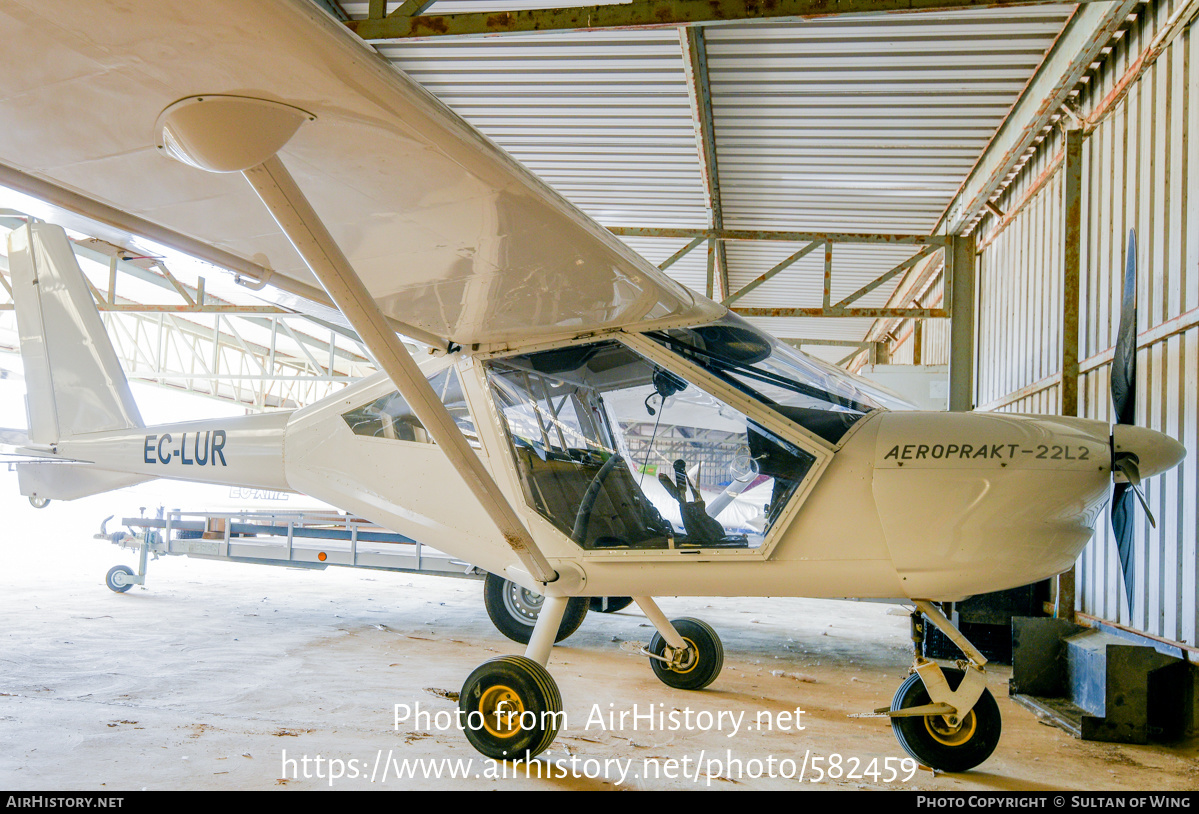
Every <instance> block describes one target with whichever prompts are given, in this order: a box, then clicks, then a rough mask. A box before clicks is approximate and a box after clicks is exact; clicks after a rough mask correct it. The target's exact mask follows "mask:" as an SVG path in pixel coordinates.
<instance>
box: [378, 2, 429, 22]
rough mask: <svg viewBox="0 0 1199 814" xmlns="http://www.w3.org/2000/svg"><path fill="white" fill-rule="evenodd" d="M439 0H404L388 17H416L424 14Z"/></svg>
mask: <svg viewBox="0 0 1199 814" xmlns="http://www.w3.org/2000/svg"><path fill="white" fill-rule="evenodd" d="M436 2H437V0H404V2H403V3H400V5H399V6H398V7H397V8H396V10H395V11H393V12H392V13H391V14H388V15H387V16H388V17H399V18H403V17H415V16H417V15H418V14H424V13H425V12H426V11H428V10H429V6H431V5H433V4H434V3H436Z"/></svg>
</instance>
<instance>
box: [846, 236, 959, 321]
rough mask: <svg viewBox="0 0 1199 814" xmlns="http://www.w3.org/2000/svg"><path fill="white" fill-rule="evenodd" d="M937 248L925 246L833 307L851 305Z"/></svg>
mask: <svg viewBox="0 0 1199 814" xmlns="http://www.w3.org/2000/svg"><path fill="white" fill-rule="evenodd" d="M937 249H938V247H937V246H925V247H924V248H923V249H921V250H920V251H918V252H916V253H915V254H914V255H912V256H911V257H909V258H908V259H907V260H904V261H903V262H902V263H900V264H899V265H897V266H896V267H895V268H893V269H891V270H890V271H888V272H884V273H883V274H880V275H879V276H878V277H876V278H875V279H874V280H871V281H870V282H869V283H866V285H864V286H862V287H861V288H859V289H858V290H857V291H855V292H853V293H852V294H850V295H849V296H848V297H846V298H845V299H843V300H841V302H839V303H837V304H836V305H834V306H833V307H834V308H844V307H845V306H847V305H849V304H850V303H851V302H854V301H855V300H858V299H861V298H862V297H864V296H866V295H867V294H869V293H870V292H871V291H873V290H874V289H876V288H878V287H879V286H880V285H882V284H883V283H885V282H887V281H888V280H890V279H891V278H893V277H895V275H897V274H900V273H901V272H904V271H906V270H908V269H910V268H911V267H912V266H914V265H916V264H917V263H919V262H920V261H921V260H923V259H924V258H926V257H928V256H929V255H930V254H932V253H933V252H935V251H937Z"/></svg>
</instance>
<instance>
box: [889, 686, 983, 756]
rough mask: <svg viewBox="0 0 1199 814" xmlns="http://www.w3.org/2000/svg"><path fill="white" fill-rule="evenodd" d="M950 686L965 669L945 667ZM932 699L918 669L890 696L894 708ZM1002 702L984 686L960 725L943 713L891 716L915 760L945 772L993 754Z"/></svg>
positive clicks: (922, 703) (894, 725)
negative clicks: (903, 716) (904, 716)
mask: <svg viewBox="0 0 1199 814" xmlns="http://www.w3.org/2000/svg"><path fill="white" fill-rule="evenodd" d="M942 670H943V672H944V673H945V680H946V681H947V682H948V683H949V689H951V690H956V689H957V687H958V684H960V683H961V681H962V678H963V677H964V676H965V673H964V672H962V671H961V670H958V669H955V668H952V667H946V668H942ZM929 703H932V702H931V701H930V700H929V697H928V690H927V689H925V687H924V682H923V681H921V680H920V675H919V674H918V673H912V674H911V675H910V676H908V678H907V680H906V681H904V682H903V683H902V684H900V685H899V689H898V690H896V691H895V697H894V698H893V699H892V700H891V709H893V710H897V709H907V708H909V707H919V706H923V705H924V704H929ZM1002 728H1003V727H1002V722H1001V721H1000V718H999V705H998V704H996V703H995V698H994V697H993V696H992V695H991V691H990V690H983V694H982V696H981V697H980V698H979V699H978V703H976V704H975V705H974V708H973V709H971V710H970V711H969V712H968V713H966V717H965V718H963V719H962V721H961V723H960V724H958V725H957V726H950V725H949V723H948V722H947V721H946V720H945V717H944V716H942V715H924V716H918V717H913V718H892V719H891V729H892V730H893V731H894V732H895V737H896V739H898V740H899V745H900V746H902V747H903V748H904V750H905V751H907V753H908V754H909V755H911V756H912V757H914V758H916V760H918V761H920V762H921V763H923V764H925V765H926V766H931V767H932V768H934V769H940V770H941V771H944V772H965V771H969V770H970V769H973V768H974V767H975V766H977V765H979V764H980V763H982V762H983V761H984V760H986V759H987V758H989V757H990V756H991V753H992V752H994V751H995V747H996V745H998V743H999V733H1000V731H1001V730H1002Z"/></svg>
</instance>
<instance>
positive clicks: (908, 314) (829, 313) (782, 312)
mask: <svg viewBox="0 0 1199 814" xmlns="http://www.w3.org/2000/svg"><path fill="white" fill-rule="evenodd" d="M730 310H731V311H732V312H733V313H734V314H740V315H741V316H743V317H837V318H843V317H851V318H854V319H945V318H946V317H948V316H949V311H948V310H946V309H944V308H829V309H825V308H732V309H730Z"/></svg>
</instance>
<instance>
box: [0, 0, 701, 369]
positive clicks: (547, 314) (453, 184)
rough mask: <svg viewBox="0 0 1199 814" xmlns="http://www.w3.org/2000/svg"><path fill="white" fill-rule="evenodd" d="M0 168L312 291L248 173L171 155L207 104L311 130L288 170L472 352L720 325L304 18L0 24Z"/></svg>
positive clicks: (249, 6) (159, 7)
mask: <svg viewBox="0 0 1199 814" xmlns="http://www.w3.org/2000/svg"><path fill="white" fill-rule="evenodd" d="M0 38H2V40H0V41H3V42H4V43H5V53H4V57H3V63H4V70H2V71H0V121H3V122H4V127H2V128H0V163H3V164H5V165H8V166H9V167H10V168H13V169H15V170H18V171H21V172H24V173H27V174H29V175H31V176H33V177H35V178H38V179H41V180H44V181H48V182H50V183H52V184H55V185H57V186H60V187H64V188H66V189H68V190H70V191H74V192H77V193H80V194H82V195H83V196H85V197H87V198H90V199H93V200H95V201H99V202H100V203H102V204H105V205H108V206H111V207H114V208H116V209H118V210H120V211H121V212H125V213H129V214H131V215H133V216H136V217H138V218H141V219H143V220H146V221H150V222H151V223H154V224H158V225H160V226H162V227H165V228H167V229H170V230H173V231H175V232H177V233H180V234H182V235H185V236H187V237H189V238H193V239H195V240H198V241H200V242H201V243H204V244H207V245H209V246H212V247H215V248H216V249H218V250H221V251H225V252H228V253H232V254H233V255H237V256H239V257H241V258H244V259H247V260H252V261H254V262H256V263H258V264H259V265H262V266H265V267H267V268H269V269H271V270H272V271H273V272H274V273H275V274H278V275H283V276H284V277H287V278H290V279H291V280H292V281H295V282H299V283H301V284H307V285H315V281H314V279H313V278H312V276H311V274H310V273H309V272H308V270H307V268H306V267H305V266H304V263H303V261H302V260H301V259H300V257H299V255H298V254H297V253H296V252H295V250H294V249H293V248H292V246H291V244H290V243H289V242H288V239H287V237H286V236H285V235H284V234H283V232H282V231H281V230H280V229H279V227H278V226H277V225H276V224H275V222H274V220H273V219H272V218H271V216H270V214H269V213H268V212H267V210H266V208H265V207H264V206H263V205H262V203H261V202H260V201H259V200H258V199H257V197H256V196H255V194H254V192H253V191H252V190H251V188H250V187H249V185H248V184H247V183H246V181H245V180H244V179H243V178H241V177H240V175H239V174H237V173H232V174H212V173H204V172H200V171H197V170H195V169H193V168H191V167H187V166H185V165H183V164H180V163H179V162H177V161H174V160H171V159H170V158H168V157H166V156H165V155H162V154H161V153H160V151H159V150H158V149H157V148H156V138H157V134H156V132H155V127H154V125H155V120H156V119H157V118H158V115H159V114H160V113H161V112H162V110H163V109H164V108H166V107H167V106H169V105H170V104H172V103H173V102H175V101H177V100H179V99H182V98H185V97H190V96H195V95H202V94H206V93H207V94H218V93H219V94H232V95H243V96H253V97H258V98H264V99H269V100H273V101H277V102H282V103H285V104H289V105H292V106H295V107H298V108H302V109H303V110H306V111H308V112H309V113H311V114H313V115H315V117H316V120H315V121H313V122H310V123H307V124H305V125H304V126H303V127H302V128H300V130H299V132H298V133H297V134H296V136H295V137H294V138H293V139H292V140H291V142H289V143H288V145H287V146H286V147H285V148H284V149H283V150H282V151H281V153H280V157H281V158H282V160H283V162H284V164H285V165H286V166H287V167H288V169H289V170H290V171H291V173H292V175H293V176H295V178H296V180H297V182H298V183H299V185H300V187H301V189H302V190H303V191H304V193H305V195H306V196H307V197H308V199H309V200H310V201H311V202H312V204H313V207H314V208H315V210H316V211H317V214H318V215H319V216H320V217H321V219H322V220H323V221H324V222H325V225H326V226H327V227H328V228H329V231H330V232H331V233H332V235H333V237H334V238H335V239H336V240H337V242H338V244H339V245H340V247H341V249H342V251H343V252H344V253H345V254H346V256H347V257H348V258H349V260H350V262H351V264H352V265H353V266H354V268H355V270H356V271H357V272H358V274H359V276H360V277H361V278H362V280H363V281H364V283H365V284H366V286H367V288H368V290H369V291H370V293H371V294H372V295H373V296H374V298H375V299H376V301H377V302H378V303H379V304H380V306H381V307H382V309H383V311H384V313H385V314H386V315H387V316H390V317H392V318H394V319H396V320H399V321H401V322H403V323H407V324H409V325H412V326H415V327H417V328H420V329H422V330H423V331H426V332H428V333H429V334H432V335H434V336H436V337H440V338H442V339H445V340H449V341H453V342H456V343H458V344H462V345H471V344H475V343H479V344H492V343H507V342H514V341H519V340H522V339H528V338H534V337H545V338H550V337H557V336H563V335H572V334H576V333H582V332H587V331H592V330H597V329H603V328H610V327H618V326H625V325H632V324H642V323H646V322H653V321H658V320H670V321H676V320H678V321H683V320H702V319H709V318H715V317H717V316H719V315H720V314H721V313H723V311H724V309H723V308H722V307H721V306H719V305H718V304H716V303H714V302H712V301H710V300H708V299H706V298H704V297H702V296H700V295H698V294H695V293H693V292H691V291H689V290H688V289H686V288H685V287H683V286H681V285H679V284H678V283H676V282H674V281H673V280H671V279H670V278H668V277H667V276H666V275H665V274H664V273H662V272H661V271H659V270H658V269H657V268H655V267H654V266H652V265H651V264H650V263H648V262H647V261H646V260H644V259H643V258H642V257H640V256H639V255H638V254H636V253H635V252H633V251H632V250H631V249H629V248H628V247H627V246H625V245H624V244H623V243H621V242H620V241H619V240H618V239H617V238H615V237H614V236H612V235H611V234H610V233H609V232H608V231H607V230H606V229H604V228H603V227H601V226H599V225H598V224H596V223H595V222H594V221H592V220H591V219H590V218H588V217H587V216H586V215H584V214H583V213H582V212H580V211H579V210H578V209H576V208H575V207H574V206H572V205H571V204H570V203H568V202H567V201H566V200H565V199H563V198H562V197H561V196H560V195H558V194H557V193H555V192H554V191H553V190H552V189H550V188H549V187H548V186H547V185H545V184H544V183H543V182H541V181H540V180H539V179H538V178H537V177H536V176H534V175H533V174H532V173H531V172H529V171H528V170H526V169H525V168H524V167H522V166H521V165H520V164H518V163H517V162H516V161H514V160H513V159H512V158H510V157H509V156H508V155H507V154H506V153H504V152H503V151H502V150H501V149H500V148H498V147H497V146H496V145H494V144H493V143H491V142H490V141H489V140H487V139H486V138H485V137H484V136H483V135H481V134H480V133H479V132H478V131H476V130H475V129H474V128H472V127H471V126H470V125H468V124H467V123H466V122H464V121H463V120H462V119H460V118H459V117H458V116H457V115H456V114H455V113H453V112H452V111H450V110H449V109H448V108H447V107H446V106H445V105H443V104H442V103H441V102H439V101H438V100H437V99H436V98H434V97H433V96H432V95H431V94H430V93H428V92H427V91H425V90H424V89H423V88H421V87H420V86H419V85H417V84H416V83H415V82H413V81H412V80H410V79H408V78H407V77H405V76H403V75H402V74H400V73H398V72H397V71H396V70H395V69H394V68H392V67H391V66H390V65H388V64H387V63H386V62H385V61H384V60H383V59H382V58H381V57H379V56H378V55H376V54H375V53H374V51H373V50H372V49H371V48H370V47H369V46H367V45H366V44H364V43H363V42H361V41H360V40H358V39H357V38H356V37H355V36H354V35H353V34H351V33H350V32H349V31H347V30H345V28H344V27H343V26H342V25H341V24H339V23H337V22H335V21H334V20H332V19H331V18H329V17H328V16H327V15H325V13H324V12H323V11H321V10H320V9H319V8H317V7H316V5H315V4H313V3H311V2H309V0H256V1H255V2H253V3H245V2H239V1H238V0H206V2H202V3H197V2H195V0H130V2H124V3H116V4H113V3H73V2H56V1H54V0H51V1H50V2H46V0H14V2H8V3H5V4H4V6H3V7H0Z"/></svg>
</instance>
